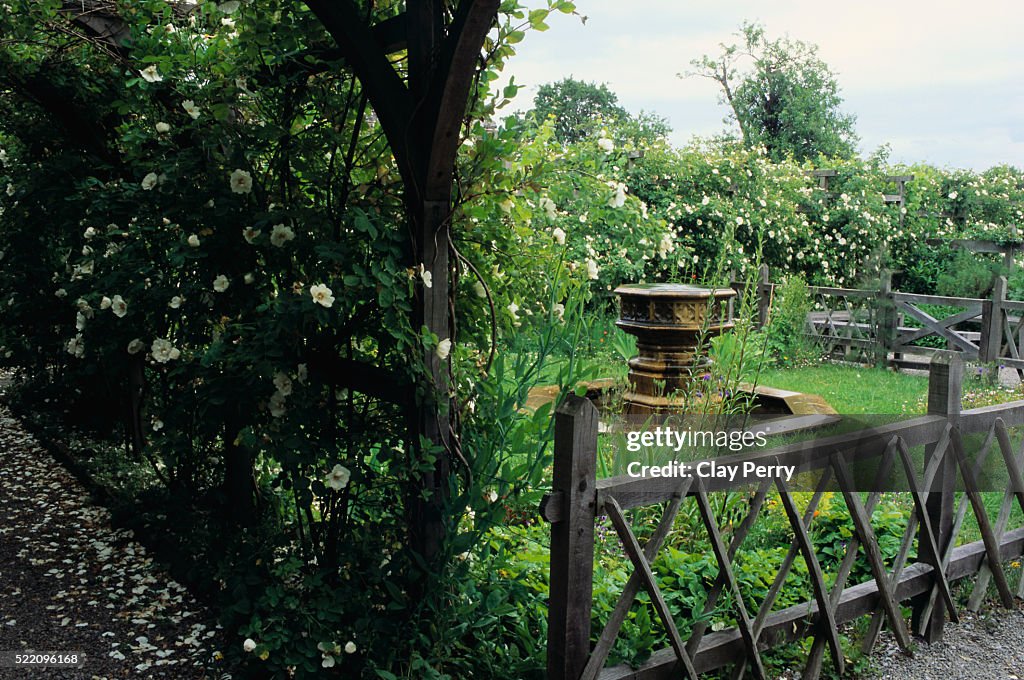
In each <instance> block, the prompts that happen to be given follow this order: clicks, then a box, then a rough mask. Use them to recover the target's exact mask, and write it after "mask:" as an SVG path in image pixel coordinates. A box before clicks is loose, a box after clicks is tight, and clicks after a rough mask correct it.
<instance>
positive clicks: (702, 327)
mask: <svg viewBox="0 0 1024 680" xmlns="http://www.w3.org/2000/svg"><path fill="white" fill-rule="evenodd" d="M615 294H616V295H618V296H619V298H620V301H621V312H620V314H619V320H618V321H617V322H616V325H617V326H618V327H619V328H621V329H622V330H624V331H625V332H627V333H629V334H630V335H634V336H636V345H637V350H638V352H639V355H638V356H636V357H634V358H633V359H630V361H629V383H630V389H629V391H628V392H626V394H625V402H626V415H648V414H652V413H668V412H672V411H675V410H678V407H679V400H677V399H673V398H672V395H673V394H674V393H676V392H678V391H681V390H685V389H686V387H687V385H688V384H689V382H690V380H691V377H692V374H693V373H694V372H695V371H698V370H700V367H701V366H702V365H703V364H704V363H705V362H706V361H707V359H706V358H703V357H697V356H696V355H697V353H698V351H699V348H700V345H701V344H702V343H704V344H706V343H707V342H708V341H710V339H711V338H712V337H714V336H716V335H719V334H721V333H723V332H725V331H727V330H730V329H731V328H732V327H733V322H732V316H731V313H730V312H731V309H730V304H729V303H730V301H731V300H732V298H733V297H735V295H736V291H734V290H733V289H731V288H702V287H700V286H688V285H683V284H674V283H657V284H630V285H625V286H619V287H618V288H616V289H615Z"/></svg>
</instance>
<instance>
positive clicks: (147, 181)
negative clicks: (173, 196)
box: [141, 172, 160, 191]
mask: <svg viewBox="0 0 1024 680" xmlns="http://www.w3.org/2000/svg"><path fill="white" fill-rule="evenodd" d="M159 179H160V178H159V177H158V176H157V174H156V173H155V172H151V173H149V174H148V175H146V176H145V177H143V178H142V185H141V186H142V190H143V191H149V190H151V189H152V188H153V187H155V186H156V184H157V182H158V181H159Z"/></svg>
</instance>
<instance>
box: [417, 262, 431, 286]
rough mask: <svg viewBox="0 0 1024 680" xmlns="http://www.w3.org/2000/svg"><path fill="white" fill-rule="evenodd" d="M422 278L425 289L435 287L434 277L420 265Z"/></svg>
mask: <svg viewBox="0 0 1024 680" xmlns="http://www.w3.org/2000/svg"><path fill="white" fill-rule="evenodd" d="M419 269H420V278H421V279H422V280H423V287H424V288H430V287H431V286H433V285H434V275H433V273H431V272H430V271H428V270H427V268H426V267H425V266H424V265H422V264H421V265H420V267H419Z"/></svg>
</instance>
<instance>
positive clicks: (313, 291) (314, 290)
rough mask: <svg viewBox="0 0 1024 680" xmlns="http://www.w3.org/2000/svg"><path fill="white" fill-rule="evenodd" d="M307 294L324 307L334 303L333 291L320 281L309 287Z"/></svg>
mask: <svg viewBox="0 0 1024 680" xmlns="http://www.w3.org/2000/svg"><path fill="white" fill-rule="evenodd" d="M309 294H310V296H312V298H313V302H315V303H317V304H318V305H323V306H324V307H328V308H329V307H330V306H331V305H333V304H334V292H333V291H332V290H331V289H330V288H328V287H327V286H325V285H324V284H322V283H317V284H314V285H312V286H310V287H309Z"/></svg>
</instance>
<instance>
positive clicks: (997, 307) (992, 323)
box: [978, 276, 1006, 377]
mask: <svg viewBox="0 0 1024 680" xmlns="http://www.w3.org/2000/svg"><path fill="white" fill-rule="evenodd" d="M1004 302H1006V277H1005V276H999V277H997V278H996V282H995V285H994V286H993V287H992V299H991V300H985V301H984V302H983V303H982V305H981V342H979V343H978V347H979V349H980V351H979V352H978V355H979V356H978V359H979V360H980V361H984V362H986V363H994V362H997V361H999V355H1000V354H1001V353H1002V349H1003V342H1002V341H1003V303H1004ZM996 370H997V371H998V369H996ZM997 377H998V376H997Z"/></svg>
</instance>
